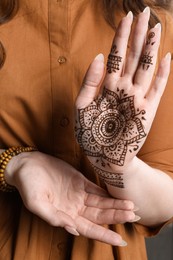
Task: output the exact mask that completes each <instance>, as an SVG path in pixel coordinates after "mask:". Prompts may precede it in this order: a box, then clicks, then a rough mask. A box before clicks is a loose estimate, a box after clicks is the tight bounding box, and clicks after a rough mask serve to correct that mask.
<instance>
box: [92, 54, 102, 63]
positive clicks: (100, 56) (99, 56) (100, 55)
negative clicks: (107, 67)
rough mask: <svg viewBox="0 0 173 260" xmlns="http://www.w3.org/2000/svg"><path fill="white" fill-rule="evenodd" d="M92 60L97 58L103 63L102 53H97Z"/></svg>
mask: <svg viewBox="0 0 173 260" xmlns="http://www.w3.org/2000/svg"><path fill="white" fill-rule="evenodd" d="M94 60H98V61H101V62H103V63H104V55H103V53H99V54H98V55H97V56H96V57H95V59H94Z"/></svg>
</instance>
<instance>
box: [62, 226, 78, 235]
mask: <svg viewBox="0 0 173 260" xmlns="http://www.w3.org/2000/svg"><path fill="white" fill-rule="evenodd" d="M64 228H65V230H66V231H67V232H68V233H70V234H72V235H74V236H79V233H78V232H77V230H76V228H75V227H72V226H65V227H64Z"/></svg>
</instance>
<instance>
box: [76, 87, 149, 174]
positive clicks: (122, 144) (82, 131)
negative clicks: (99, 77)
mask: <svg viewBox="0 0 173 260" xmlns="http://www.w3.org/2000/svg"><path fill="white" fill-rule="evenodd" d="M144 114H145V111H144V110H141V111H140V110H139V109H137V110H135V107H134V96H128V95H127V94H126V93H124V90H119V89H117V93H115V92H113V91H111V90H108V89H106V88H104V90H103V95H102V96H101V97H98V98H97V99H96V100H94V101H93V102H92V103H91V104H90V105H89V106H87V107H86V108H83V109H79V110H78V118H77V122H76V127H75V133H76V138H77V141H78V143H79V145H80V146H81V148H82V149H83V150H84V152H85V154H86V155H87V156H90V157H94V158H95V162H94V163H93V160H92V164H93V165H94V166H95V165H97V166H98V168H102V169H104V170H105V169H106V167H108V168H109V169H110V172H111V164H113V165H118V166H123V165H124V162H125V159H126V154H127V152H130V153H132V152H133V151H137V150H138V149H139V142H140V140H141V139H143V138H144V137H145V136H146V133H145V131H144V126H143V124H142V120H145V117H144ZM106 171H107V169H106Z"/></svg>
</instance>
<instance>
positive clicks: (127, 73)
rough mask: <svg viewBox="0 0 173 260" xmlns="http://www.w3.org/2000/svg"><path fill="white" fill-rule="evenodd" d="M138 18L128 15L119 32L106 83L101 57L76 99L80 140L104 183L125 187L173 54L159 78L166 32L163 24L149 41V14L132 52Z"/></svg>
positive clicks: (142, 19)
mask: <svg viewBox="0 0 173 260" xmlns="http://www.w3.org/2000/svg"><path fill="white" fill-rule="evenodd" d="M132 20H133V19H132V14H131V15H130V14H128V15H127V16H126V17H125V18H123V20H122V21H121V23H120V25H119V26H118V28H117V32H116V35H115V38H114V40H113V44H112V48H111V51H110V54H109V56H108V62H107V73H106V75H105V77H104V80H103V76H104V63H103V62H104V60H103V57H102V58H101V56H97V58H96V59H95V60H94V61H93V62H92V64H91V65H90V67H89V70H88V72H87V74H86V76H85V79H84V83H83V86H82V88H81V90H80V93H79V95H78V97H77V100H76V127H75V133H76V139H77V141H78V143H79V145H80V146H81V148H82V149H83V150H84V152H85V154H86V155H87V156H88V159H89V161H90V162H91V164H92V165H93V167H94V169H95V171H96V172H97V173H98V174H99V176H100V177H101V178H102V179H103V180H104V182H106V183H107V184H111V185H114V186H117V187H120V188H123V187H124V184H123V178H122V174H123V172H124V170H125V169H127V168H128V167H130V164H131V163H132V161H134V160H133V159H134V158H135V156H136V155H137V152H138V151H139V149H140V148H141V147H142V145H143V143H144V141H145V140H146V137H147V135H148V133H149V130H150V128H151V125H152V122H153V120H154V116H155V113H156V111H157V108H158V105H159V102H160V98H161V96H162V93H163V91H164V88H165V86H166V82H167V79H168V75H169V70H170V55H167V56H166V57H164V58H163V59H162V60H161V62H160V64H159V67H158V70H157V73H156V76H154V71H155V67H156V61H157V53H158V48H159V44H160V36H161V30H160V26H159V24H158V25H157V26H156V27H154V28H152V29H151V30H150V31H149V33H148V37H147V39H146V34H147V30H148V20H149V12H143V13H141V14H140V15H139V16H138V21H137V23H136V26H135V28H134V31H133V33H132V37H131V42H130V44H131V47H130V49H129V51H127V46H128V42H129V36H130V33H131V24H132ZM101 82H103V84H102V86H103V89H102V87H100V86H101ZM98 93H99V95H98Z"/></svg>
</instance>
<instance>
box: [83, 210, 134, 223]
mask: <svg viewBox="0 0 173 260" xmlns="http://www.w3.org/2000/svg"><path fill="white" fill-rule="evenodd" d="M81 215H82V216H83V217H85V218H87V219H88V220H90V221H92V222H93V223H96V224H100V225H101V224H109V225H110V224H119V223H126V222H132V221H136V216H135V213H134V212H133V211H129V210H128V211H125V210H115V209H99V208H93V207H85V208H84V210H83V212H82V214H81Z"/></svg>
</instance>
